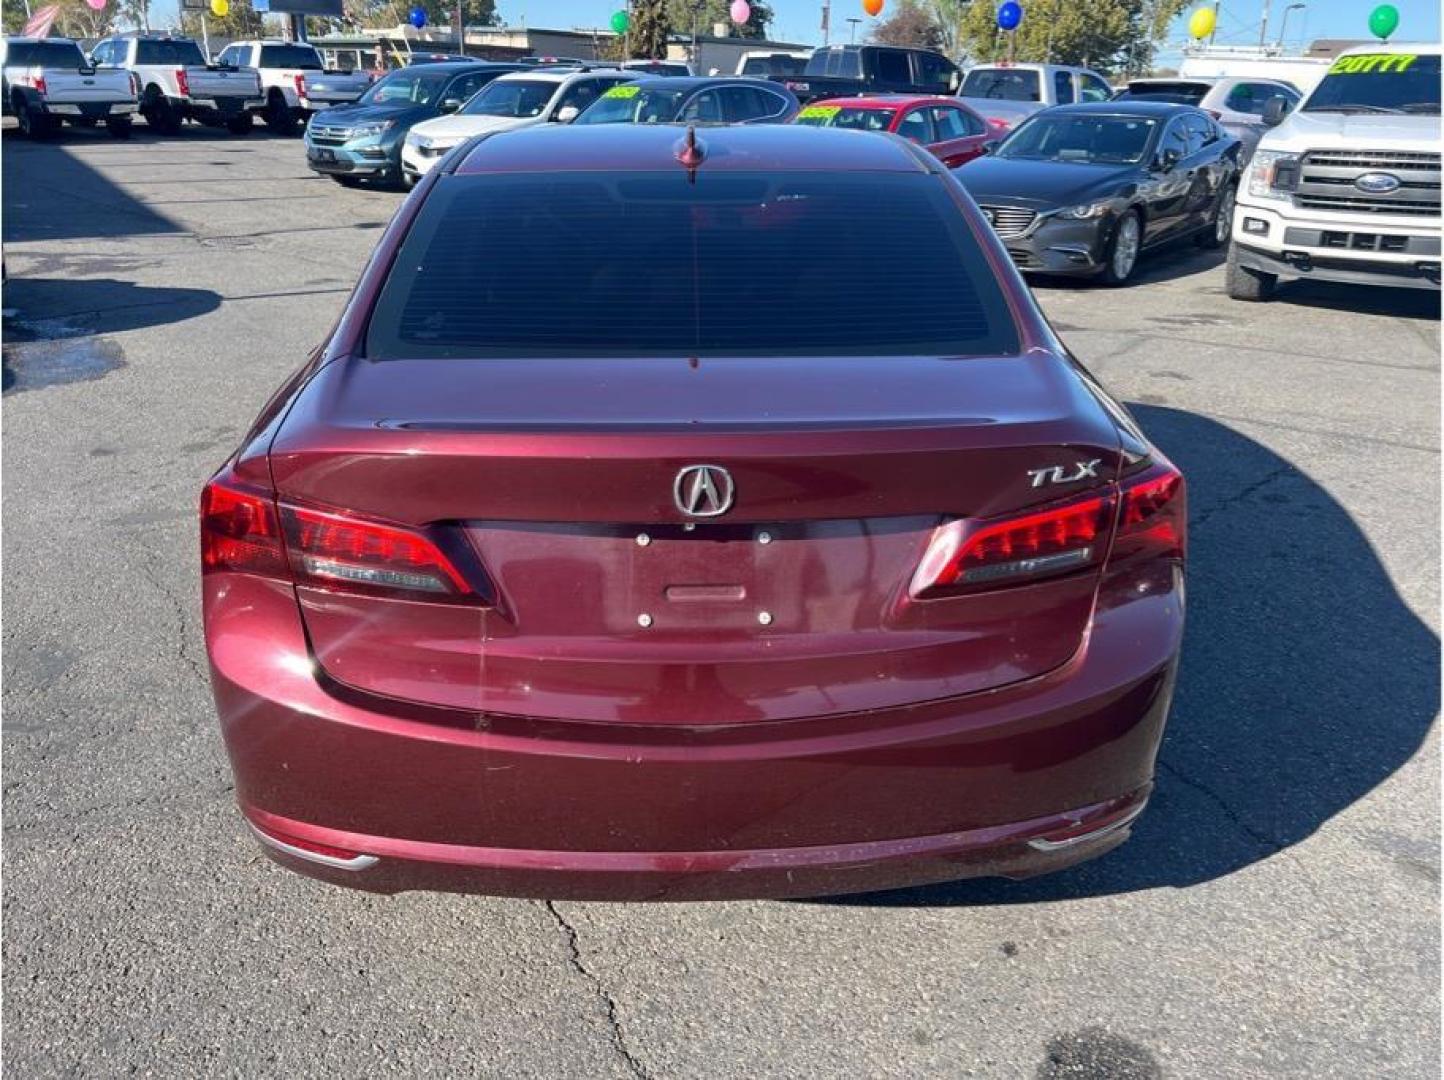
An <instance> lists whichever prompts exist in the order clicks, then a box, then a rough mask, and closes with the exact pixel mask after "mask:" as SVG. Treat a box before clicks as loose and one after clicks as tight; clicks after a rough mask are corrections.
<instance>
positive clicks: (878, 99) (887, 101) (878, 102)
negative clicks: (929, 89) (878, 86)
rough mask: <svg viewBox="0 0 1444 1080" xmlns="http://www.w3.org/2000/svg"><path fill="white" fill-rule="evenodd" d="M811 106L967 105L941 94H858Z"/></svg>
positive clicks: (812, 103)
mask: <svg viewBox="0 0 1444 1080" xmlns="http://www.w3.org/2000/svg"><path fill="white" fill-rule="evenodd" d="M808 105H809V106H813V105H841V106H843V107H844V108H852V109H896V108H898V107H900V106H903V105H954V106H956V107H958V108H960V109H966V108H967V107H968V106H967V103H966V102H963V101H960V100H958V99H957V98H955V97H945V96H943V95H942V94H860V95H858V96H857V97H835V98H820V99H818V100H817V101H810V102H808Z"/></svg>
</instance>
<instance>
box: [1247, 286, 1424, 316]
mask: <svg viewBox="0 0 1444 1080" xmlns="http://www.w3.org/2000/svg"><path fill="white" fill-rule="evenodd" d="M1269 303H1271V304H1295V305H1297V306H1299V307H1316V308H1327V309H1328V310H1329V311H1351V312H1353V313H1355V314H1356V315H1383V316H1386V317H1388V318H1391V319H1422V320H1427V321H1429V322H1438V321H1439V315H1440V312H1439V291H1438V290H1437V289H1380V288H1369V287H1364V288H1360V287H1359V286H1357V285H1344V284H1340V283H1339V282H1335V281H1309V280H1307V279H1303V278H1296V279H1294V280H1292V281H1280V282H1279V284H1278V289H1277V291H1276V292H1275V293H1274V298H1273V299H1272V300H1271V301H1269ZM1245 306H1246V305H1245Z"/></svg>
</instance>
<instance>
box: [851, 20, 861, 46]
mask: <svg viewBox="0 0 1444 1080" xmlns="http://www.w3.org/2000/svg"><path fill="white" fill-rule="evenodd" d="M860 22H862V20H861V19H858V18H850V19H848V20H847V40H848V42H849V43H850V44H853V45H856V44H857V24H858V23H860Z"/></svg>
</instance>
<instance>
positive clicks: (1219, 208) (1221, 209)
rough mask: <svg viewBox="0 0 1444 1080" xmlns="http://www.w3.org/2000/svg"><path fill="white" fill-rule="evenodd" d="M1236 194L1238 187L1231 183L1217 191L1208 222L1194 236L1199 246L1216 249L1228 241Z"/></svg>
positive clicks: (1211, 249) (1231, 233)
mask: <svg viewBox="0 0 1444 1080" xmlns="http://www.w3.org/2000/svg"><path fill="white" fill-rule="evenodd" d="M1237 194H1238V188H1236V187H1234V186H1233V185H1232V184H1229V185H1228V187H1226V188H1224V189H1223V190H1222V191H1220V192H1219V193H1218V199H1217V201H1215V203H1214V206H1213V214H1212V216H1211V217H1209V219H1208V224H1207V225H1205V226H1204V228H1203V231H1202V232H1200V233H1198V234H1197V235H1196V236H1195V237H1194V242H1195V243H1197V244H1198V246H1199V247H1201V248H1203V249H1204V250H1206V251H1216V250H1218V249H1219V248H1221V247H1223V245H1224V244H1226V243H1228V238H1229V237H1230V236H1232V235H1233V208H1234V196H1235V195H1237Z"/></svg>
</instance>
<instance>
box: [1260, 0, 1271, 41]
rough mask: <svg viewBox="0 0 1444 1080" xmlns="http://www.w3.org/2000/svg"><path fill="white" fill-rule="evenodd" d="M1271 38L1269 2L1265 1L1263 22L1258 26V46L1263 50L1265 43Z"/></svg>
mask: <svg viewBox="0 0 1444 1080" xmlns="http://www.w3.org/2000/svg"><path fill="white" fill-rule="evenodd" d="M1268 36H1269V0H1264V8H1263V22H1261V23H1259V24H1258V44H1259V48H1263V45H1264V42H1265V41H1267V40H1268Z"/></svg>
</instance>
